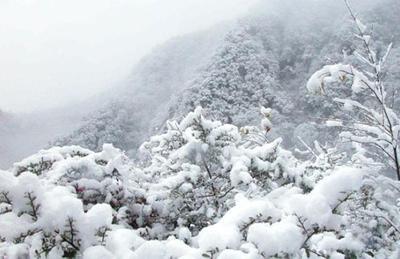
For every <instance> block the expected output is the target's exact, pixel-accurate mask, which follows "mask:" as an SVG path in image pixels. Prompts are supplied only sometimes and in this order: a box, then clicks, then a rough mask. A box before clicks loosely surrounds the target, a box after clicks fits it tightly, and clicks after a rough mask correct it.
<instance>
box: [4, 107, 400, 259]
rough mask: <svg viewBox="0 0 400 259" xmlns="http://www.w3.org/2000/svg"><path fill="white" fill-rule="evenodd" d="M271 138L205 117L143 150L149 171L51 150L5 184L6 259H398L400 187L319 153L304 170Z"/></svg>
mask: <svg viewBox="0 0 400 259" xmlns="http://www.w3.org/2000/svg"><path fill="white" fill-rule="evenodd" d="M262 111H265V110H264V109H261V112H262ZM263 116H265V114H264V113H262V116H261V118H260V119H263V118H262V117H263ZM265 134H267V132H265V130H264V129H263V128H258V127H254V126H252V127H249V126H246V127H244V128H240V129H239V128H237V127H236V126H234V125H230V124H222V123H221V122H219V121H213V120H209V119H207V118H205V117H204V116H203V114H202V109H201V108H197V109H196V110H195V111H194V112H191V113H189V114H188V115H187V116H186V117H185V118H184V119H183V120H181V121H180V122H177V121H170V122H169V123H168V129H167V130H166V131H165V132H164V133H163V134H161V135H158V136H154V137H152V138H150V139H149V141H148V142H146V143H144V144H143V145H142V148H141V151H142V153H143V160H142V161H141V162H140V163H134V162H132V161H130V160H129V159H128V158H127V157H126V156H125V154H124V153H123V152H122V151H120V150H118V149H116V148H114V147H113V146H111V145H104V146H103V150H102V151H100V152H97V153H95V152H92V151H89V150H86V149H83V148H80V147H77V146H68V147H54V148H51V149H49V150H42V151H40V152H39V153H37V154H35V155H33V156H31V157H28V158H26V159H24V160H23V161H21V162H19V163H16V164H15V165H14V167H13V168H12V169H10V171H2V172H0V256H3V257H8V258H24V257H30V258H61V257H70V258H71V257H76V258H86V259H92V258H199V259H200V258H255V259H258V258H279V257H285V258H286V257H289V258H328V257H329V258H345V257H346V258H353V257H365V258H369V257H376V258H390V257H392V258H396V256H398V255H399V249H398V247H399V244H400V243H399V239H400V232H399V225H400V222H399V218H400V217H399V216H400V210H399V209H398V208H399V207H398V203H399V200H398V198H397V197H398V192H399V190H400V186H399V184H398V183H397V182H394V181H393V180H391V179H389V178H383V176H379V177H380V178H379V177H378V176H374V172H371V169H367V168H365V167H355V166H349V165H344V164H338V163H336V162H335V161H338V160H334V159H332V157H333V153H332V152H331V151H326V152H325V153H324V151H323V150H324V149H323V148H322V147H320V146H318V145H316V147H318V149H319V150H320V155H318V156H317V159H316V160H315V161H300V160H298V159H296V158H295V157H294V156H293V155H292V154H291V153H290V152H289V151H286V150H284V149H282V148H281V147H280V143H281V140H280V139H277V140H275V141H271V142H268V141H266V138H260V136H264V135H265ZM255 136H257V137H255ZM262 139H263V141H262Z"/></svg>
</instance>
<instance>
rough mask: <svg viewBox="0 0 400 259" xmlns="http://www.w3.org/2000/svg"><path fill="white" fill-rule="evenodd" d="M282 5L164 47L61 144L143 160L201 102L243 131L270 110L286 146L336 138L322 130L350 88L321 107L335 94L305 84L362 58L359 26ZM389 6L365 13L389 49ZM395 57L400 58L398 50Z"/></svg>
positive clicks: (333, 12)
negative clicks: (357, 53) (147, 147)
mask: <svg viewBox="0 0 400 259" xmlns="http://www.w3.org/2000/svg"><path fill="white" fill-rule="evenodd" d="M278 2H279V3H278V4H277V2H276V1H275V2H274V1H271V2H269V3H261V4H260V5H259V6H258V7H257V8H256V10H257V11H256V12H252V14H251V15H248V16H247V17H243V18H242V19H240V20H239V21H236V22H234V23H230V24H226V25H224V26H220V27H218V28H214V29H211V30H209V31H204V32H200V33H195V34H192V35H187V36H184V37H180V38H176V39H173V40H171V41H169V42H168V43H166V44H165V45H163V46H161V47H159V48H157V49H155V50H154V51H153V53H152V54H150V55H149V56H147V57H146V58H144V59H143V60H142V62H140V63H139V65H138V66H137V68H136V69H135V71H134V72H133V74H132V76H131V77H130V79H129V80H128V82H126V85H125V86H124V87H122V88H121V89H117V90H114V91H113V93H112V94H111V95H113V96H114V98H113V101H112V104H111V105H109V106H105V107H104V108H103V109H101V110H99V111H97V112H95V113H93V114H92V115H90V116H88V119H87V120H86V122H85V123H84V125H83V126H82V127H81V128H79V129H78V130H76V131H74V132H73V133H72V134H70V135H69V136H66V137H65V138H62V139H59V140H58V141H56V142H55V143H56V144H59V145H63V144H79V145H82V146H84V147H88V148H91V149H93V150H98V149H100V148H101V146H102V145H103V143H114V144H115V145H116V146H117V147H120V148H123V149H125V150H130V151H131V153H134V152H135V150H136V148H137V147H138V145H140V144H141V143H142V142H143V141H144V140H145V139H146V138H147V137H149V136H151V135H152V134H154V133H157V132H158V131H159V129H161V128H163V127H164V126H165V122H166V121H167V120H168V119H171V118H181V117H182V116H183V115H184V114H186V113H187V112H189V111H191V110H193V109H194V108H195V107H196V106H199V105H201V106H202V107H203V108H205V112H206V113H209V115H210V116H212V117H213V118H216V119H220V120H222V121H224V122H232V123H236V124H238V125H244V124H249V123H250V124H254V123H257V119H256V117H257V110H258V108H259V106H260V105H263V106H266V107H270V108H272V109H273V116H272V122H273V123H274V130H273V131H272V136H273V137H277V136H284V139H285V141H284V142H285V143H284V144H285V146H286V147H293V146H294V145H296V142H297V138H298V137H301V138H302V139H304V140H305V141H306V142H307V143H311V142H312V141H313V140H315V139H324V141H329V140H330V139H331V140H332V139H334V137H333V136H334V134H332V131H329V130H322V129H323V128H324V126H323V125H320V124H321V123H322V121H323V120H324V119H326V118H327V117H331V116H334V115H335V113H337V112H338V111H337V109H336V105H335V104H334V103H333V102H331V101H329V100H332V99H333V98H335V97H338V96H340V92H341V91H337V89H335V88H332V89H331V94H330V95H328V96H329V98H328V101H325V102H320V99H321V98H325V97H315V96H309V95H308V94H307V91H306V89H305V84H306V80H307V78H308V76H309V75H310V74H311V73H312V71H314V70H315V69H317V68H318V67H320V66H321V65H323V64H330V63H335V62H340V61H342V60H346V59H347V60H351V59H353V56H352V55H351V54H352V52H353V50H354V48H355V46H354V45H353V43H352V41H351V32H352V28H351V23H350V21H349V20H348V18H347V16H346V15H345V14H346V12H345V9H344V6H343V4H342V3H338V2H335V1H320V2H319V1H311V0H310V1H303V2H302V3H298V4H296V3H293V1H278ZM387 3H388V4H387V5H377V4H376V2H375V3H374V1H371V4H370V5H368V4H365V2H363V5H362V9H361V7H360V9H361V11H360V12H361V13H362V14H364V16H365V17H366V18H367V21H366V22H369V23H372V24H374V28H379V29H377V30H376V36H377V37H378V39H380V41H379V42H378V43H379V44H380V45H382V46H384V45H386V44H388V43H389V42H390V41H393V40H396V39H400V36H399V34H398V32H397V31H398V30H396V28H395V26H394V24H397V22H398V20H399V17H398V16H397V15H396V12H397V11H398V9H399V7H398V5H397V3H396V1H391V0H387ZM388 6H389V8H388ZM370 13H372V14H374V15H370ZM386 13H388V14H387V15H386ZM377 17H379V19H377ZM389 35H390V36H389ZM393 52H394V53H398V52H399V48H397V46H396V45H395V48H394V49H393ZM344 56H345V57H344ZM394 58H395V60H392V62H394V63H393V64H397V62H398V59H396V56H394ZM389 69H390V71H391V73H390V74H391V75H398V74H399V73H400V72H399V70H400V69H399V67H398V66H396V65H392V66H390V68H389ZM394 80H396V79H394Z"/></svg>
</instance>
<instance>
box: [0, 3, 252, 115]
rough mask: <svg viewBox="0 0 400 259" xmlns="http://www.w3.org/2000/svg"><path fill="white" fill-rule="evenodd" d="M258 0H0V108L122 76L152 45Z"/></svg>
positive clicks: (70, 94)
mask: <svg viewBox="0 0 400 259" xmlns="http://www.w3.org/2000/svg"><path fill="white" fill-rule="evenodd" d="M255 2H257V0H0V35H1V36H0V109H4V110H8V111H14V112H29V111H32V110H37V109H46V108H51V107H55V106H58V105H64V104H66V103H68V102H70V101H71V100H79V99H81V100H82V99H84V98H87V97H88V96H90V95H93V94H94V93H97V92H100V91H102V90H104V89H106V88H107V87H110V86H112V85H113V84H115V83H116V82H118V81H120V80H123V79H124V78H125V77H126V76H127V75H128V73H129V72H130V71H131V70H132V67H133V65H134V64H135V62H137V61H138V59H139V58H140V57H142V56H143V55H144V54H146V53H148V52H149V51H150V49H151V48H152V47H154V46H155V45H158V44H160V43H162V42H164V41H165V40H167V39H169V38H171V37H173V36H176V35H180V34H184V33H188V32H192V31H196V30H200V29H205V28H207V27H210V26H212V25H213V24H215V23H218V22H221V21H223V20H228V19H233V18H235V17H237V16H239V15H240V14H242V13H243V12H245V11H246V10H247V9H248V8H249V7H250V6H251V5H253V4H254V3H255Z"/></svg>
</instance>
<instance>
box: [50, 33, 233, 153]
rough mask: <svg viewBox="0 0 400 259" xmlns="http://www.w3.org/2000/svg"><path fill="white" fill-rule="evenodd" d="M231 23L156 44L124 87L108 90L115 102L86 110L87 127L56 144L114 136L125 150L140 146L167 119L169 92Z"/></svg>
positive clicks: (93, 145)
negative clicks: (165, 114)
mask: <svg viewBox="0 0 400 259" xmlns="http://www.w3.org/2000/svg"><path fill="white" fill-rule="evenodd" d="M230 26H231V25H220V26H217V27H215V28H213V29H211V30H207V31H203V32H198V33H193V34H190V35H187V36H183V37H178V38H175V39H172V40H170V41H168V42H167V43H165V44H164V45H162V46H160V47H158V48H155V49H154V51H153V52H152V53H151V54H150V55H148V56H147V57H145V58H143V59H142V60H141V62H139V64H138V65H137V66H136V68H135V70H134V71H133V73H132V75H131V77H130V78H129V79H128V80H127V81H126V82H125V84H124V86H123V87H119V88H116V89H113V90H112V91H110V92H109V96H110V100H111V101H110V102H111V104H105V105H104V106H103V107H102V108H101V109H100V110H98V111H96V112H94V113H92V114H90V115H89V116H87V118H86V119H85V122H84V124H83V125H82V127H80V128H79V129H77V130H75V131H74V132H72V133H71V134H70V135H68V136H66V137H63V138H61V139H58V140H57V141H55V142H54V143H53V144H57V145H66V144H78V145H82V146H84V147H87V148H90V149H93V150H99V149H100V148H101V147H102V145H103V143H109V142H111V143H114V144H115V145H116V146H118V147H120V148H123V149H125V150H132V149H134V148H136V147H137V146H138V145H139V144H140V143H141V142H142V141H143V140H144V139H145V138H146V137H147V136H149V133H150V128H151V125H161V124H163V123H162V122H160V120H162V119H163V117H164V116H163V114H164V113H165V111H168V109H166V107H167V103H168V101H169V100H170V98H171V97H172V96H174V95H177V94H178V93H179V92H180V91H181V90H182V89H183V88H184V87H185V86H186V85H187V84H188V82H189V81H190V80H192V79H193V78H195V75H197V74H198V73H199V71H201V68H202V65H204V64H205V63H206V62H207V61H208V60H209V59H210V57H211V56H212V54H213V50H214V49H215V48H216V46H217V45H219V44H220V41H221V40H222V39H223V38H224V35H225V34H226V33H227V31H229V29H230Z"/></svg>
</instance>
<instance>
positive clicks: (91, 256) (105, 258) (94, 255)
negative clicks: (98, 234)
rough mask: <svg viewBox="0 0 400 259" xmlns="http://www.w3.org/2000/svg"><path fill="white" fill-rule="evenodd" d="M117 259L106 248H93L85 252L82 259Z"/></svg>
mask: <svg viewBox="0 0 400 259" xmlns="http://www.w3.org/2000/svg"><path fill="white" fill-rule="evenodd" d="M99 258H102V259H116V257H115V256H114V255H113V254H112V253H111V252H110V251H108V250H107V249H106V248H105V247H104V246H92V247H89V248H87V249H86V250H85V252H84V253H83V257H82V259H99Z"/></svg>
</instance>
